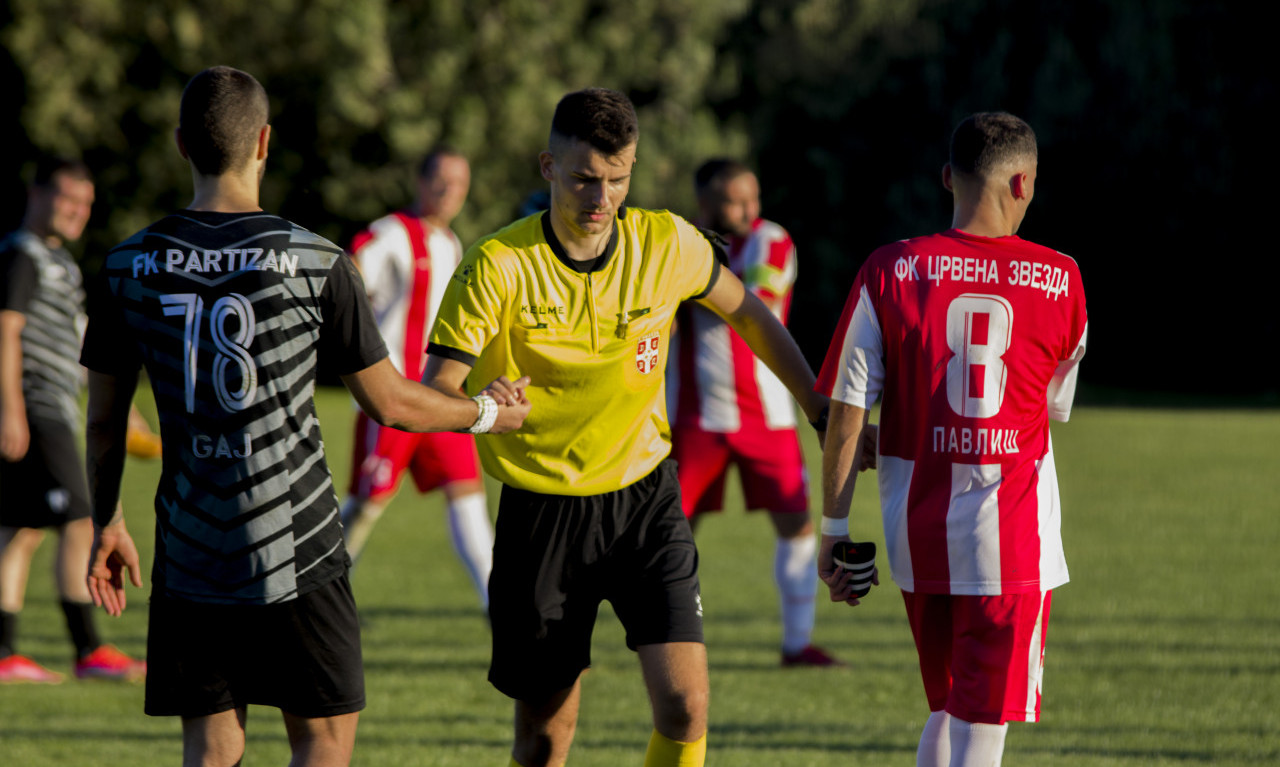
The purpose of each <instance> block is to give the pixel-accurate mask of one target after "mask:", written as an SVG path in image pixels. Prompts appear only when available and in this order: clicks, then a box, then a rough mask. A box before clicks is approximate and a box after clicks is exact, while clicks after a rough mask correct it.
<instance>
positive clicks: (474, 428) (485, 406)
mask: <svg viewBox="0 0 1280 767" xmlns="http://www.w3.org/2000/svg"><path fill="white" fill-rule="evenodd" d="M471 399H473V400H475V402H476V404H477V405H479V406H480V415H478V416H477V417H476V422H475V423H473V424H471V428H470V429H467V431H469V432H471V433H472V434H484V433H486V432H488V431H489V430H490V429H492V428H493V422H494V421H496V420H498V403H497V402H494V401H493V397H490V396H489V395H488V394H477V395H476V396H474V397H472V398H471Z"/></svg>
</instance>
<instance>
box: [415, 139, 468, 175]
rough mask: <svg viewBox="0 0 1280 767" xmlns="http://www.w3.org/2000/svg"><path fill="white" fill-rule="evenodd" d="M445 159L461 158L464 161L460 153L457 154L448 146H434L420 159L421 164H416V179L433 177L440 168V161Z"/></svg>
mask: <svg viewBox="0 0 1280 767" xmlns="http://www.w3.org/2000/svg"><path fill="white" fill-rule="evenodd" d="M446 157H462V158H463V159H466V157H465V156H464V155H463V154H462V152H459V151H458V150H457V149H455V148H454V147H452V146H450V145H449V144H436V145H435V146H434V147H432V148H431V151H430V152H427V154H426V156H425V157H423V158H422V162H419V163H418V178H428V177H429V176H432V175H434V174H435V172H436V170H437V169H438V168H439V166H440V161H441V160H443V159H444V158H446Z"/></svg>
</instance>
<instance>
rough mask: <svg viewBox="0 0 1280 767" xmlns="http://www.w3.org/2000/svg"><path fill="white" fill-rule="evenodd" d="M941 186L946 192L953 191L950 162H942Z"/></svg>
mask: <svg viewBox="0 0 1280 767" xmlns="http://www.w3.org/2000/svg"><path fill="white" fill-rule="evenodd" d="M942 186H943V188H944V189H946V190H947V191H948V192H954V191H955V189H954V188H952V186H951V163H949V162H947V163H943V164H942Z"/></svg>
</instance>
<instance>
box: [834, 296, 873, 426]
mask: <svg viewBox="0 0 1280 767" xmlns="http://www.w3.org/2000/svg"><path fill="white" fill-rule="evenodd" d="M883 388H884V341H883V338H882V336H881V334H880V319H879V317H877V316H876V310H875V307H874V306H873V305H872V304H871V296H870V295H869V294H868V293H867V289H866V287H865V286H864V287H863V288H862V289H861V290H860V291H859V293H858V304H857V306H855V307H854V309H853V316H851V317H850V318H849V327H848V328H847V329H846V330H845V334H844V342H843V344H842V346H841V348H840V366H839V368H837V371H836V380H835V385H834V386H833V387H832V390H831V398H832V399H834V400H837V401H839V402H843V403H845V404H846V405H853V406H854V407H861V408H870V407H871V405H872V404H874V403H875V401H876V398H878V397H879V396H880V392H881V390H882V389H883Z"/></svg>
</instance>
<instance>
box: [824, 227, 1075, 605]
mask: <svg viewBox="0 0 1280 767" xmlns="http://www.w3.org/2000/svg"><path fill="white" fill-rule="evenodd" d="M1087 329H1088V325H1087V319H1086V315H1085V300H1084V290H1083V288H1082V286H1081V283H1080V271H1079V269H1078V267H1077V266H1076V263H1075V261H1074V260H1072V259H1071V258H1069V257H1067V256H1065V255H1063V254H1061V253H1058V252H1056V251H1054V250H1050V249H1048V248H1044V247H1041V246H1039V245H1036V244H1034V243H1031V242H1027V241H1026V240H1023V239H1020V238H1018V237H1015V236H1010V237H1000V238H994V239H993V238H986V237H977V236H973V235H970V234H967V233H964V232H961V231H958V230H954V229H953V230H950V231H946V232H943V233H941V234H937V235H932V236H928V237H920V238H916V239H911V240H904V241H902V242H898V243H895V244H892V245H887V246H885V247H882V248H880V249H879V250H877V251H875V253H873V254H872V255H871V257H870V258H869V259H868V260H867V262H866V263H865V264H864V265H863V267H862V270H861V271H860V272H859V273H858V277H857V280H856V281H855V282H854V285H853V289H852V291H851V292H850V295H849V299H848V301H847V303H846V304H845V309H844V313H843V315H842V317H841V319H840V325H839V327H838V328H837V331H836V335H835V337H834V338H833V339H832V342H831V347H830V349H829V350H828V352H827V358H826V362H825V364H824V365H823V367H822V373H821V375H820V376H819V378H818V386H817V388H818V390H819V391H821V392H824V393H827V394H829V395H830V396H831V397H832V399H835V400H838V401H840V402H844V403H847V404H850V405H854V406H857V407H862V408H870V407H871V405H872V403H874V402H875V400H876V398H877V396H879V395H880V394H881V393H883V395H884V402H883V404H882V407H881V418H880V438H879V446H878V453H879V456H880V458H879V470H878V473H879V483H880V499H881V509H882V513H883V515H884V528H885V538H886V542H887V545H888V549H889V551H888V554H889V560H890V566H891V567H892V571H893V579H894V581H895V582H896V583H897V584H898V586H899V587H901V588H902V589H904V590H906V591H913V592H921V593H937V594H948V593H949V594H974V595H993V594H1011V593H1019V592H1034V591H1047V590H1049V589H1052V588H1055V587H1057V586H1060V585H1062V584H1063V583H1066V582H1067V579H1068V576H1067V564H1066V559H1065V557H1064V555H1063V551H1062V535H1061V519H1060V509H1059V501H1058V485H1057V478H1056V475H1055V472H1054V459H1053V449H1052V446H1051V444H1050V440H1049V423H1048V419H1049V418H1053V419H1055V420H1059V421H1066V420H1067V418H1068V417H1069V416H1070V414H1071V402H1072V399H1073V397H1074V394H1075V381H1076V369H1077V368H1076V366H1077V363H1078V362H1079V361H1080V358H1081V357H1082V356H1083V355H1084V348H1085V336H1086V333H1087Z"/></svg>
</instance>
